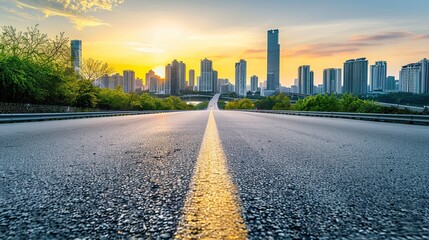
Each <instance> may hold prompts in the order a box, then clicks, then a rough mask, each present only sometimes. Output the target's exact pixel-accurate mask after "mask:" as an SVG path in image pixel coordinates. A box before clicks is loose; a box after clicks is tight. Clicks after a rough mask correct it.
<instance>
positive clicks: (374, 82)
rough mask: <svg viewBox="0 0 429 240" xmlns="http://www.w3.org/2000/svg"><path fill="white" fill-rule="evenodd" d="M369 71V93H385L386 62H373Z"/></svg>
mask: <svg viewBox="0 0 429 240" xmlns="http://www.w3.org/2000/svg"><path fill="white" fill-rule="evenodd" d="M370 69H371V71H370V73H371V78H370V91H386V78H387V62H385V61H378V62H375V65H371V67H370Z"/></svg>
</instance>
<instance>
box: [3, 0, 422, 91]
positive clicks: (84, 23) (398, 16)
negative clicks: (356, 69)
mask: <svg viewBox="0 0 429 240" xmlns="http://www.w3.org/2000/svg"><path fill="white" fill-rule="evenodd" d="M53 2H55V4H53ZM80 2H81V3H80V4H83V5H82V6H80V8H76V6H73V4H77V3H70V4H69V5H61V1H27V0H12V1H4V0H1V1H0V11H1V12H2V13H3V14H1V15H0V21H1V22H2V25H13V26H15V27H17V28H18V29H20V30H25V28H26V27H30V26H33V25H34V24H40V28H41V30H42V31H43V32H48V33H49V34H50V36H53V35H55V34H58V33H59V32H62V31H64V32H66V34H67V35H68V36H69V37H70V39H80V40H82V41H83V44H82V48H83V58H89V57H92V58H95V59H99V60H101V61H106V62H108V63H109V64H110V65H112V66H113V67H114V68H115V70H116V72H119V73H122V71H123V70H127V69H133V70H134V71H135V72H136V76H138V77H140V78H142V77H144V76H145V74H146V73H147V72H148V71H149V70H150V69H154V71H155V72H156V73H157V74H158V75H162V76H163V75H164V73H163V70H164V69H165V65H166V64H168V63H169V62H171V60H172V59H181V60H182V61H183V62H185V63H186V64H187V66H188V68H189V69H196V73H195V74H196V76H199V75H200V73H199V64H200V60H201V59H204V58H208V59H211V60H213V61H214V62H216V69H217V70H218V72H219V77H222V78H229V79H234V72H235V69H234V63H235V62H236V59H245V60H246V61H247V62H248V67H247V68H248V75H249V76H251V75H258V76H262V77H261V79H260V81H261V82H263V81H264V80H266V79H264V78H266V74H267V69H266V68H267V66H266V61H267V56H266V50H267V49H266V31H267V30H268V29H279V32H280V36H279V40H280V41H279V43H280V45H281V46H282V48H281V61H280V81H281V84H282V85H283V86H285V85H286V86H290V85H291V84H293V80H294V79H295V78H296V77H297V76H296V69H297V68H298V67H299V66H301V65H310V66H311V68H312V70H313V71H314V74H315V77H314V83H315V84H320V83H322V81H323V69H326V68H341V67H342V65H343V63H344V61H346V60H347V59H357V58H361V57H366V58H367V59H368V61H369V63H370V64H373V63H375V62H376V61H387V62H388V64H389V68H388V73H387V75H389V76H395V77H396V78H397V79H398V78H399V71H400V70H401V67H402V66H403V65H404V64H407V63H409V62H414V61H416V59H423V58H425V57H428V56H429V51H428V50H427V48H426V47H425V45H427V44H428V42H429V34H428V33H429V29H428V27H427V26H426V25H425V22H424V19H425V11H424V9H427V8H425V7H424V6H428V7H429V3H428V2H427V1H417V2H418V4H415V5H413V6H406V7H403V5H402V3H403V2H401V1H396V0H394V1H379V2H376V3H374V2H371V1H360V2H359V3H352V2H347V3H344V2H342V1H336V0H331V1H330V3H332V6H335V7H329V8H328V7H327V6H325V5H331V4H324V3H319V2H317V1H310V0H307V1H301V2H285V1H275V0H273V1H271V2H270V4H269V5H266V6H265V8H260V4H261V3H258V2H257V1H253V2H249V1H246V4H242V3H243V2H241V1H237V2H233V3H230V2H228V3H226V2H225V3H224V4H222V1H221V3H219V2H218V1H217V2H206V3H203V4H201V3H198V2H196V1H175V2H174V4H173V5H174V7H173V8H171V7H170V8H167V6H169V5H171V2H169V1H165V2H156V1H147V2H146V3H141V2H139V1H129V0H125V1H123V2H122V1H106V2H103V3H95V2H93V1H80ZM82 2H87V3H88V4H86V5H84V3H82ZM226 6H227V7H226ZM258 6H259V7H258ZM78 7H79V6H78ZM202 7H210V9H212V11H209V12H204V14H202V13H201V12H200V11H199V10H200V9H201V8H202ZM224 8H225V9H227V10H225V9H224ZM303 8H305V9H307V10H308V12H309V14H308V15H306V17H305V19H303V18H302V16H301V17H300V15H299V11H298V10H299V9H303ZM380 8H382V9H385V11H378V9H380ZM168 9H171V10H168ZM238 9H240V11H238V16H236V15H234V14H233V13H236V12H237V10H238ZM95 10H96V11H95ZM221 10H222V11H224V12H225V13H224V14H223V15H224V17H223V19H222V20H219V21H213V20H209V19H210V18H211V17H212V16H213V17H214V16H217V14H218V13H219V12H220V11H221ZM376 10H377V11H376ZM165 11H168V12H169V13H171V14H170V15H169V16H168V17H162V18H160V17H157V16H160V15H161V14H163V12H165ZM249 13H253V14H249ZM333 13H335V14H333ZM124 16H127V18H125V17H124ZM162 16H165V14H163V15H162ZM189 16H192V17H189ZM250 16H252V17H250ZM254 16H257V17H254ZM264 16H265V17H264ZM236 17H242V19H243V21H240V22H237V21H233V20H234V19H235V18H236ZM253 18H255V19H253ZM216 19H218V18H216ZM404 19H406V21H405V20H404ZM207 29H210V30H207ZM112 49H113V50H112Z"/></svg>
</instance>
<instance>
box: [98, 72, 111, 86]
mask: <svg viewBox="0 0 429 240" xmlns="http://www.w3.org/2000/svg"><path fill="white" fill-rule="evenodd" d="M100 82H101V85H100V88H109V75H107V74H104V75H103V76H101V78H100Z"/></svg>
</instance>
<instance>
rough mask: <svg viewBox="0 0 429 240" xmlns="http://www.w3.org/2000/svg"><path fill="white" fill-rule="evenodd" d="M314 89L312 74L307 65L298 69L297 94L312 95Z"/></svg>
mask: <svg viewBox="0 0 429 240" xmlns="http://www.w3.org/2000/svg"><path fill="white" fill-rule="evenodd" d="M313 87H314V73H313V71H310V66H309V65H304V66H300V67H299V68H298V93H300V94H305V95H312V94H313Z"/></svg>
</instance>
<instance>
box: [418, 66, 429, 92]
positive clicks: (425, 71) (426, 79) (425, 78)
mask: <svg viewBox="0 0 429 240" xmlns="http://www.w3.org/2000/svg"><path fill="white" fill-rule="evenodd" d="M420 63H421V64H422V72H421V77H422V91H421V93H429V60H428V59H426V58H425V59H423V60H421V61H420Z"/></svg>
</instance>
